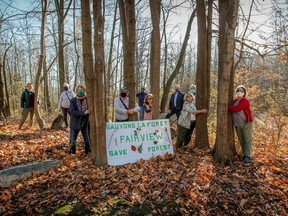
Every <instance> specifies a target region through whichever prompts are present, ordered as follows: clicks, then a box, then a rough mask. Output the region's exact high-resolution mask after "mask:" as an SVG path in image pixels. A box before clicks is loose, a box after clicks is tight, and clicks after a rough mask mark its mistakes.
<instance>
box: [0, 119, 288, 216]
mask: <svg viewBox="0 0 288 216" xmlns="http://www.w3.org/2000/svg"><path fill="white" fill-rule="evenodd" d="M16 127H17V126H15V125H8V126H7V127H5V128H4V127H1V130H2V129H4V130H5V133H7V134H11V136H7V137H6V138H5V139H3V140H1V141H0V145H1V149H0V169H4V168H6V167H9V166H13V165H17V164H27V163H31V162H37V161H43V160H53V159H57V160H62V162H63V163H62V164H61V165H58V166H56V167H55V168H54V169H51V170H49V171H48V172H47V173H45V174H43V175H39V174H35V175H33V176H32V177H30V178H28V179H26V180H24V181H23V182H21V183H18V184H15V185H13V186H12V187H10V188H8V189H6V190H2V189H1V190H0V193H1V194H0V203H1V204H0V214H2V215H5V214H6V215H12V214H20V215H21V214H22V215H27V214H30V215H36V214H40V215H41V214H53V213H55V212H56V210H57V209H59V208H60V207H62V206H70V208H69V209H68V210H67V211H74V210H75V209H77V211H82V214H83V215H105V214H106V215H107V214H108V213H109V212H112V211H113V210H115V212H116V210H117V212H119V214H120V215H138V214H139V212H141V214H142V215H203V216H204V215H286V214H287V209H288V199H287V197H288V180H287V179H288V178H287V177H288V172H287V158H286V157H283V155H285V154H286V155H287V148H288V147H287V146H286V147H285V148H284V146H280V147H281V148H282V149H281V151H282V154H281V157H280V156H275V155H273V154H271V153H270V152H269V151H268V150H269V149H270V147H267V142H266V141H267V139H261V137H259V136H258V137H255V140H257V143H256V145H255V147H257V148H255V150H254V152H255V156H254V157H253V163H252V164H251V165H249V166H244V165H243V163H242V162H241V161H236V162H235V163H234V164H233V165H232V166H222V165H218V164H213V160H212V157H211V155H210V154H209V153H208V151H207V150H194V151H191V150H190V149H189V148H187V149H180V150H177V152H176V153H175V154H174V155H169V154H166V155H164V157H163V158H162V157H155V158H152V159H150V160H148V161H144V160H140V161H138V162H137V163H135V164H127V165H122V166H102V167H97V166H94V165H93V164H92V163H91V161H92V158H91V156H88V157H84V156H85V153H84V146H83V140H82V139H80V140H79V141H78V144H77V154H76V155H69V154H68V148H69V146H68V137H69V134H68V132H67V131H53V130H51V131H50V130H45V131H35V130H33V131H28V130H22V131H17V130H16ZM263 136H266V134H265V133H263ZM262 140H265V142H264V141H262ZM132 147H133V145H132ZM134 147H136V146H134ZM258 147H259V151H258ZM267 151H268V152H269V153H267ZM267 155H268V156H267ZM73 209H74V210H73ZM75 211H76V210H75ZM68 213H69V212H68ZM65 214H67V213H65ZM71 214H72V213H71Z"/></svg>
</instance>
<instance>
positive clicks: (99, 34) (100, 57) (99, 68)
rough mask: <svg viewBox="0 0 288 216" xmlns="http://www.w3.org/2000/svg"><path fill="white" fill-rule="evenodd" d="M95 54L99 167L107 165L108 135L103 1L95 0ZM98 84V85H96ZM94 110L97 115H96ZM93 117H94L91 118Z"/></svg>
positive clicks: (94, 158)
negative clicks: (106, 125)
mask: <svg viewBox="0 0 288 216" xmlns="http://www.w3.org/2000/svg"><path fill="white" fill-rule="evenodd" d="M93 5H94V6H93V13H94V32H95V35H94V53H95V67H94V69H95V75H96V82H93V83H91V84H92V86H91V87H94V97H93V98H94V104H93V105H94V106H92V108H93V111H92V113H93V117H94V118H95V119H96V124H95V126H96V143H95V145H92V148H93V149H95V150H93V152H94V153H95V154H93V163H94V164H97V165H104V164H107V157H106V142H105V140H106V134H105V118H104V116H105V109H104V91H103V86H104V79H103V77H104V68H105V61H104V17H103V16H102V14H101V9H102V1H99V0H94V4H93ZM95 83H96V85H95ZM94 110H95V112H96V113H94ZM91 117H92V116H91ZM91 129H92V127H91Z"/></svg>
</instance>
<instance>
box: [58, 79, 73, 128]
mask: <svg viewBox="0 0 288 216" xmlns="http://www.w3.org/2000/svg"><path fill="white" fill-rule="evenodd" d="M63 90H64V91H63V92H62V93H61V95H60V99H59V103H58V108H59V109H60V110H61V111H62V114H63V120H64V123H65V128H68V115H67V114H68V109H69V106H70V101H71V99H72V98H73V97H74V93H73V91H71V90H70V89H69V84H68V83H64V85H63Z"/></svg>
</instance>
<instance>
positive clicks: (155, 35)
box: [150, 0, 161, 119]
mask: <svg viewBox="0 0 288 216" xmlns="http://www.w3.org/2000/svg"><path fill="white" fill-rule="evenodd" d="M160 4H161V0H157V1H155V0H150V11H151V17H152V26H153V30H152V37H151V55H150V65H151V66H150V83H151V93H152V94H153V112H152V118H153V119H159V108H160V106H159V105H160V104H159V99H160V54H161V53H160V52H161V43H160V27H159V24H160Z"/></svg>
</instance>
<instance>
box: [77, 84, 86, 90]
mask: <svg viewBox="0 0 288 216" xmlns="http://www.w3.org/2000/svg"><path fill="white" fill-rule="evenodd" d="M78 88H82V89H84V91H86V88H85V86H84V85H77V87H76V88H75V91H77V89H78Z"/></svg>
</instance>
